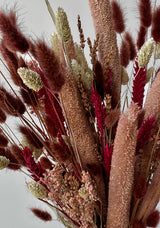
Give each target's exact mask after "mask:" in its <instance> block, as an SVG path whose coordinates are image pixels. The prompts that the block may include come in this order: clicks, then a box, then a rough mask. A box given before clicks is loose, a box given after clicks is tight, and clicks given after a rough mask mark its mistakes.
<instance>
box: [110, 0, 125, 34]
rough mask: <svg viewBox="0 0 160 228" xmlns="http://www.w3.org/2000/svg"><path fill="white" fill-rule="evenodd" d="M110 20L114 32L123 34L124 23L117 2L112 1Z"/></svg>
mask: <svg viewBox="0 0 160 228" xmlns="http://www.w3.org/2000/svg"><path fill="white" fill-rule="evenodd" d="M112 19H113V27H114V30H115V31H116V32H117V33H122V32H124V30H125V22H124V16H123V11H122V9H121V6H120V5H119V3H118V2H117V1H112Z"/></svg>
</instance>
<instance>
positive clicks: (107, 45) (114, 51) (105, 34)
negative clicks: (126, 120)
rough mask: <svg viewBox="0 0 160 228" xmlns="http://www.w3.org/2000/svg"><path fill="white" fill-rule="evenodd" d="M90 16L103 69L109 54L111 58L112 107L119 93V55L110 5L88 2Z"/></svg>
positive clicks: (102, 1) (94, 0)
mask: <svg viewBox="0 0 160 228" xmlns="http://www.w3.org/2000/svg"><path fill="white" fill-rule="evenodd" d="M88 1H89V5H90V9H91V15H92V17H93V22H94V27H95V32H96V34H99V42H98V52H99V58H100V62H101V63H102V65H103V67H104V68H105V66H106V63H107V61H108V60H107V59H108V55H109V53H111V55H112V58H110V59H109V67H110V68H111V71H112V74H113V75H112V82H111V87H112V94H111V95H112V100H113V102H114V106H116V105H117V104H119V101H120V92H121V67H120V60H119V53H118V47H117V39H116V33H115V31H114V29H113V24H112V16H111V5H110V1H109V0H88Z"/></svg>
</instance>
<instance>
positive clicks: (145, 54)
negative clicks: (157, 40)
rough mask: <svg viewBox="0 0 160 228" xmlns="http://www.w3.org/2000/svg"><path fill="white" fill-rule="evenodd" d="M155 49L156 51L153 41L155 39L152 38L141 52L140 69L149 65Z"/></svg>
mask: <svg viewBox="0 0 160 228" xmlns="http://www.w3.org/2000/svg"><path fill="white" fill-rule="evenodd" d="M153 49H154V40H153V38H151V39H149V40H147V41H146V42H145V43H144V44H143V46H142V47H141V49H140V51H139V54H138V66H139V67H140V68H143V67H145V66H146V65H147V64H148V62H149V60H150V58H151V56H152V52H153Z"/></svg>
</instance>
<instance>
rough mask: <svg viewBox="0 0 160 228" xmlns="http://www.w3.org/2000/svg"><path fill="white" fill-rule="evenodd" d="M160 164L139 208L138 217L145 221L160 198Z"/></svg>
mask: <svg viewBox="0 0 160 228" xmlns="http://www.w3.org/2000/svg"><path fill="white" fill-rule="evenodd" d="M159 180H160V164H159V165H158V167H157V169H156V171H155V173H154V175H153V179H152V182H151V184H150V186H149V187H148V190H147V193H146V194H145V196H144V198H143V201H142V204H141V206H140V208H139V210H138V213H137V217H136V219H138V220H142V221H143V222H145V220H146V218H147V217H148V216H149V215H150V214H151V213H152V212H153V211H154V209H155V207H156V206H157V204H158V202H159V199H160V181H159Z"/></svg>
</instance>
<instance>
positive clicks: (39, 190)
mask: <svg viewBox="0 0 160 228" xmlns="http://www.w3.org/2000/svg"><path fill="white" fill-rule="evenodd" d="M26 184H27V186H28V189H29V190H30V192H31V193H32V195H34V196H35V197H36V198H38V199H44V198H46V197H47V190H46V189H45V187H44V186H43V185H41V184H39V183H36V182H34V181H31V182H28V183H26Z"/></svg>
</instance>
